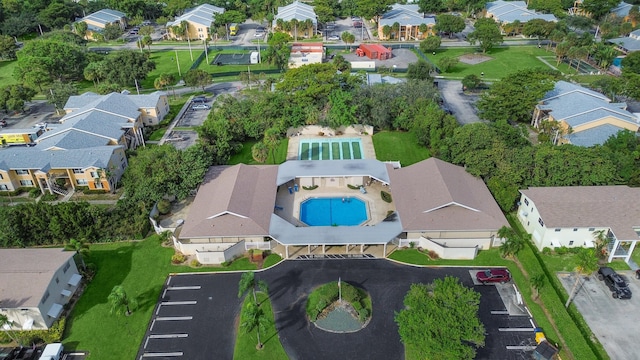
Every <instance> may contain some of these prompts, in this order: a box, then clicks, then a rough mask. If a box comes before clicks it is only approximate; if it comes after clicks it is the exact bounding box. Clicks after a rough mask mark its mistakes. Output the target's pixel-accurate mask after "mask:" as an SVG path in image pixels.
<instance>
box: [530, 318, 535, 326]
mask: <svg viewBox="0 0 640 360" xmlns="http://www.w3.org/2000/svg"><path fill="white" fill-rule="evenodd" d="M529 322H530V323H531V327H532V328H535V327H536V324H534V323H533V319H531V318H529Z"/></svg>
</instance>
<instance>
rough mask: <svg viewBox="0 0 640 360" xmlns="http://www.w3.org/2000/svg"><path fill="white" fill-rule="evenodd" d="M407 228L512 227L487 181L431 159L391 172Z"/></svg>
mask: <svg viewBox="0 0 640 360" xmlns="http://www.w3.org/2000/svg"><path fill="white" fill-rule="evenodd" d="M390 176H391V187H392V190H393V191H392V193H393V199H394V202H395V204H396V209H397V211H398V213H399V215H400V218H401V219H402V226H403V229H404V230H405V231H437V230H443V231H447V230H460V231H472V230H492V231H497V230H498V229H500V228H501V227H502V226H508V223H507V220H506V218H505V217H504V215H503V214H502V211H501V210H500V208H499V207H498V204H497V203H496V201H495V200H494V198H493V196H492V195H491V193H490V192H489V190H488V189H487V187H486V185H485V184H484V182H483V181H482V180H481V179H479V178H476V177H474V176H473V175H471V174H469V173H467V172H466V171H465V170H464V168H462V167H460V166H456V165H453V164H450V163H447V162H445V161H442V160H439V159H436V158H430V159H427V160H423V161H421V162H419V163H417V164H413V165H411V166H408V167H403V168H400V169H394V170H393V171H391V173H390Z"/></svg>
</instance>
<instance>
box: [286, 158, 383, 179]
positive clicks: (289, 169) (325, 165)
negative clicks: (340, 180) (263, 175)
mask: <svg viewBox="0 0 640 360" xmlns="http://www.w3.org/2000/svg"><path fill="white" fill-rule="evenodd" d="M343 176H371V177H373V178H375V179H376V180H379V181H382V182H384V183H387V184H389V182H390V180H389V174H388V173H387V166H386V164H385V163H383V162H380V161H378V160H373V159H363V160H332V161H316V160H291V161H287V162H285V163H284V164H282V165H280V167H279V170H278V178H277V179H276V185H278V186H279V185H282V184H285V183H287V182H289V181H291V180H293V179H295V178H297V177H299V178H300V177H343Z"/></svg>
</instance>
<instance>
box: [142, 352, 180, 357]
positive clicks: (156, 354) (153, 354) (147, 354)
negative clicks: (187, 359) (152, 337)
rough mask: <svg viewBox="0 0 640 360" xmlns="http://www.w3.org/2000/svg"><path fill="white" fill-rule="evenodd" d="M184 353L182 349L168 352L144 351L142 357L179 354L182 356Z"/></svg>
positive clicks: (174, 355)
mask: <svg viewBox="0 0 640 360" xmlns="http://www.w3.org/2000/svg"><path fill="white" fill-rule="evenodd" d="M182 355H184V353H183V352H182V351H176V352H166V353H148V352H146V353H144V354H142V357H143V358H145V357H177V356H182Z"/></svg>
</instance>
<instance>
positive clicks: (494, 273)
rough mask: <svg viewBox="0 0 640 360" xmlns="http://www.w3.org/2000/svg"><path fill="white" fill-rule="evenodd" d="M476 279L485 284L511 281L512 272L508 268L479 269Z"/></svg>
mask: <svg viewBox="0 0 640 360" xmlns="http://www.w3.org/2000/svg"><path fill="white" fill-rule="evenodd" d="M476 279H478V281H479V282H481V283H483V284H487V283H501V284H504V283H506V282H509V281H511V274H510V273H509V270H507V269H489V270H483V271H478V273H477V274H476Z"/></svg>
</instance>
